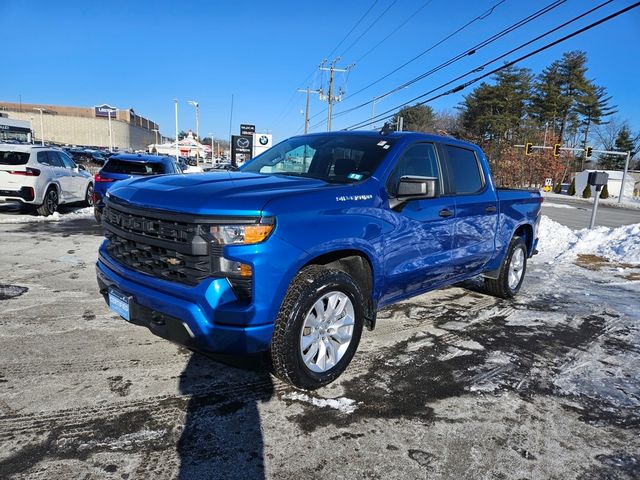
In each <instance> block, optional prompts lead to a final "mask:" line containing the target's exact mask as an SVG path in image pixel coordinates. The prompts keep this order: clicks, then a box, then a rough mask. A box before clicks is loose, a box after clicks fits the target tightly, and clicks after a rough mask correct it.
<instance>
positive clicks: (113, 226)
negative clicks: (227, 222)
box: [102, 201, 253, 300]
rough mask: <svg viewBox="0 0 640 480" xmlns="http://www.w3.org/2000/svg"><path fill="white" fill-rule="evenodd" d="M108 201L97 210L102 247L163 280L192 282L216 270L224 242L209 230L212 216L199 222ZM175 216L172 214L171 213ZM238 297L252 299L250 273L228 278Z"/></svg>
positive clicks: (218, 274)
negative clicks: (219, 242)
mask: <svg viewBox="0 0 640 480" xmlns="http://www.w3.org/2000/svg"><path fill="white" fill-rule="evenodd" d="M164 213H165V212H160V211H155V210H147V209H141V208H138V207H135V208H134V207H130V206H128V205H127V206H121V205H120V204H114V203H113V202H112V201H109V202H107V205H106V206H105V208H104V210H103V214H102V221H103V225H104V229H105V237H106V238H107V240H108V242H107V245H106V249H107V253H108V254H109V256H110V257H111V258H112V259H113V260H115V261H116V262H118V263H120V264H122V265H123V266H126V267H128V268H131V269H132V270H135V271H138V272H141V273H145V274H147V275H151V276H153V277H156V278H160V279H163V280H170V281H174V282H179V283H182V284H186V285H197V284H198V283H200V282H201V281H202V280H204V279H206V278H209V277H218V278H219V277H225V275H224V274H222V272H220V268H219V267H220V258H221V257H222V254H223V247H222V246H221V245H217V244H215V243H213V239H212V237H211V236H210V234H209V227H210V225H211V224H212V220H211V219H206V223H204V222H203V223H199V222H198V221H197V218H196V219H193V220H194V221H191V220H192V217H188V216H185V218H187V219H188V221H184V220H182V219H176V218H175V217H177V215H176V214H171V213H167V214H166V216H167V217H169V218H162V217H163V216H164ZM172 217H174V218H172ZM229 282H230V284H231V286H232V288H233V290H234V292H235V294H236V296H237V297H238V299H240V300H251V298H252V290H253V281H252V279H251V278H248V279H245V278H231V277H230V278H229Z"/></svg>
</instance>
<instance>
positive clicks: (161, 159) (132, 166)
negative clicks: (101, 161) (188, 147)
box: [93, 153, 182, 223]
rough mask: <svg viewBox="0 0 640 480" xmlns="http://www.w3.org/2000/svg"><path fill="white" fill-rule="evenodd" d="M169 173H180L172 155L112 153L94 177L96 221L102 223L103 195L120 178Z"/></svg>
mask: <svg viewBox="0 0 640 480" xmlns="http://www.w3.org/2000/svg"><path fill="white" fill-rule="evenodd" d="M171 173H182V170H181V169H180V168H179V167H178V166H177V164H176V161H175V159H174V158H173V157H165V156H158V155H142V154H124V153H123V154H118V155H112V156H111V157H109V160H107V162H106V164H105V165H104V167H102V168H101V169H100V171H99V172H98V173H97V174H96V175H95V178H94V185H95V187H94V190H93V205H94V214H95V217H96V221H97V222H98V223H102V210H103V209H104V197H105V195H106V193H107V190H109V189H110V188H111V187H113V185H115V184H116V183H117V182H119V181H120V180H126V179H129V178H133V177H140V176H145V177H148V176H153V175H167V174H171Z"/></svg>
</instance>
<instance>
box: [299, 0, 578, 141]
mask: <svg viewBox="0 0 640 480" xmlns="http://www.w3.org/2000/svg"><path fill="white" fill-rule="evenodd" d="M505 1H506V0H500V1H499V2H497V3H496V4H494V5H493V6H491V7H490V8H489V9H487V10H485V11H484V12H483V13H482V14H480V15H478V16H477V17H475V18H473V19H471V20H470V21H468V22H467V23H465V24H464V25H462V26H461V27H459V28H458V29H457V30H455V31H454V32H452V33H450V34H449V35H447V36H446V37H444V38H442V39H441V40H439V41H438V42H436V43H434V44H433V45H431V46H430V47H429V48H427V49H426V50H423V51H422V52H421V53H419V54H418V55H416V56H415V57H413V58H412V59H410V60H408V61H406V62H405V63H403V64H402V65H400V66H399V67H396V68H395V69H394V70H392V71H391V72H389V73H387V74H386V75H384V76H382V77H380V78H379V79H377V80H375V81H374V82H372V83H370V84H369V85H367V86H365V87H363V88H361V89H360V90H358V91H356V92H354V93H352V94H350V95H347V96H346V97H345V100H346V99H347V98H351V97H353V96H355V95H358V94H359V93H361V92H363V91H365V90H367V89H368V88H371V87H372V86H374V85H376V84H378V83H380V82H381V81H382V80H384V79H385V78H388V77H389V76H391V75H393V74H394V73H396V72H398V71H400V70H402V69H403V68H404V67H406V66H407V65H409V64H411V63H413V62H415V61H416V60H418V59H419V58H421V57H423V56H424V55H426V54H427V53H429V52H430V51H431V50H433V49H434V48H436V47H438V46H440V45H442V44H443V43H444V42H446V41H447V40H449V39H450V38H452V37H454V36H455V35H457V34H458V33H460V32H461V31H463V30H465V29H466V28H467V27H469V26H470V25H472V24H473V23H475V22H477V21H478V20H484V19H485V18H487V17H488V16H489V15H491V14H492V13H493V12H494V10H495V9H496V8H497V7H498V6H500V5H501V4H503V3H504V2H505ZM563 1H566V0H563ZM324 112H325V110H322V111H320V112H318V113H316V114H315V115H313V116H311V118H310V120H311V119H313V118H315V117H317V116H318V115H321V114H323V113H324ZM320 125H322V123H320ZM315 126H316V125H314V126H313V127H312V128H314V127H315Z"/></svg>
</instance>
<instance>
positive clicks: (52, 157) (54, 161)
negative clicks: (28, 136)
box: [47, 151, 64, 167]
mask: <svg viewBox="0 0 640 480" xmlns="http://www.w3.org/2000/svg"><path fill="white" fill-rule="evenodd" d="M47 158H49V165H52V166H54V167H64V163H62V158H60V155H58V152H53V151H48V152H47Z"/></svg>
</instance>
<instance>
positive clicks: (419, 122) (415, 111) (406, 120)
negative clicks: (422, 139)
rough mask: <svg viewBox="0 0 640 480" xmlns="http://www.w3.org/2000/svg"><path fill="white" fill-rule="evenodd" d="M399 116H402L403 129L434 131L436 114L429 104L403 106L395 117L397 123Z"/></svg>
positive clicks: (394, 120)
mask: <svg viewBox="0 0 640 480" xmlns="http://www.w3.org/2000/svg"><path fill="white" fill-rule="evenodd" d="M399 117H402V124H403V127H402V129H403V130H406V131H412V132H433V131H434V114H433V109H432V108H431V107H430V106H429V105H419V104H416V105H412V106H407V107H403V108H401V109H400V111H399V112H398V113H396V114H395V115H394V117H393V122H394V123H395V124H396V125H397V122H398V119H399Z"/></svg>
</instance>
